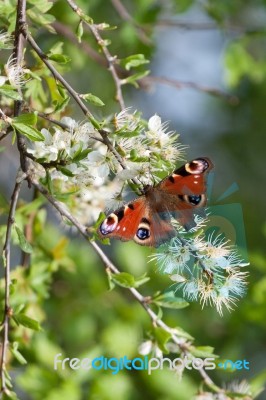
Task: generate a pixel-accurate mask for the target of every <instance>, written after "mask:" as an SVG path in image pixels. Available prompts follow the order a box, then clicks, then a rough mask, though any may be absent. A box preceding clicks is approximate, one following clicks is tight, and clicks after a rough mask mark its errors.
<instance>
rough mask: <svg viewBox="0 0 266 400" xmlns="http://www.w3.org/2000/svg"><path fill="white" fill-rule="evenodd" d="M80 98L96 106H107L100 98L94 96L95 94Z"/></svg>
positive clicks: (83, 95) (84, 95)
mask: <svg viewBox="0 0 266 400" xmlns="http://www.w3.org/2000/svg"><path fill="white" fill-rule="evenodd" d="M80 97H81V98H82V99H83V100H85V101H88V102H89V103H91V104H93V105H94V106H98V107H102V106H104V105H105V104H104V103H103V102H102V100H101V99H100V98H99V97H97V96H94V94H91V93H87V94H81V95H80Z"/></svg>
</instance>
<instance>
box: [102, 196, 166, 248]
mask: <svg viewBox="0 0 266 400" xmlns="http://www.w3.org/2000/svg"><path fill="white" fill-rule="evenodd" d="M98 234H99V236H100V237H102V238H115V239H120V240H122V241H128V240H134V241H135V242H136V243H138V244H140V245H143V246H158V245H159V244H160V243H162V242H164V241H165V240H167V239H169V238H170V237H172V236H173V235H174V230H173V227H172V226H171V225H170V224H169V222H167V221H165V220H163V219H162V218H161V217H160V215H159V214H157V213H156V212H153V211H152V210H151V207H150V202H149V201H148V199H147V198H146V197H145V196H141V197H139V198H138V199H136V200H135V201H133V202H131V203H128V204H126V205H124V206H123V207H121V208H119V209H118V210H116V211H114V212H113V213H111V214H110V215H109V216H108V217H107V218H106V219H105V220H104V221H103V222H102V224H101V225H100V227H99V229H98Z"/></svg>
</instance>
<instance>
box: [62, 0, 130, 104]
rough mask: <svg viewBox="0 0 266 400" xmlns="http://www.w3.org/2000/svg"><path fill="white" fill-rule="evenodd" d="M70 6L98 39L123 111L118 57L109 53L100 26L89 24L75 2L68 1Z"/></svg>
mask: <svg viewBox="0 0 266 400" xmlns="http://www.w3.org/2000/svg"><path fill="white" fill-rule="evenodd" d="M66 1H67V3H68V4H69V6H70V7H71V8H72V10H73V11H74V12H75V13H76V14H77V15H78V16H79V17H80V18H81V19H82V21H84V23H85V24H86V25H87V26H88V28H89V29H90V31H91V33H92V34H93V36H94V38H95V39H96V41H97V43H98V45H99V46H100V47H101V49H102V52H103V54H104V56H105V58H106V61H107V62H108V68H109V70H110V72H111V75H112V77H113V80H114V83H115V87H116V100H117V102H118V103H119V106H120V109H121V110H123V109H124V108H125V102H124V98H123V94H122V80H121V79H120V78H119V76H118V74H117V71H116V68H115V62H116V58H117V57H116V56H112V55H111V53H110V52H109V50H108V48H107V46H106V45H105V41H104V40H103V38H102V37H101V35H100V32H99V26H100V25H95V24H93V23H89V22H88V19H87V18H86V15H85V14H84V13H83V11H82V10H81V8H79V7H78V6H77V5H76V3H75V2H74V1H73V0H66Z"/></svg>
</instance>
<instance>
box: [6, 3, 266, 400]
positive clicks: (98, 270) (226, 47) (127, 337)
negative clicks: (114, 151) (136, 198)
mask: <svg viewBox="0 0 266 400" xmlns="http://www.w3.org/2000/svg"><path fill="white" fill-rule="evenodd" d="M113 3H115V2H113ZM113 3H112V2H111V1H109V0H108V1H103V0H102V1H100V0H97V1H96V0H95V1H89V2H87V1H85V0H83V1H79V5H80V6H81V7H83V9H84V10H85V11H87V12H88V14H89V15H91V16H92V17H93V18H94V19H95V21H96V22H108V23H110V24H111V25H117V27H118V29H117V30H114V31H110V32H108V31H107V32H106V33H105V36H106V37H107V38H110V39H111V40H112V44H111V45H110V51H111V53H112V54H117V55H118V56H119V57H121V58H122V57H125V56H128V55H130V54H135V53H144V54H145V55H146V57H147V58H150V59H151V64H150V66H149V68H150V69H151V75H152V76H160V77H162V76H164V77H167V78H171V79H174V80H176V81H179V82H180V81H182V82H183V83H184V82H194V83H196V84H197V85H199V86H201V87H214V88H218V89H219V90H220V91H226V92H228V93H231V94H232V95H234V96H236V97H237V99H238V100H237V101H236V100H234V101H228V99H227V98H225V97H224V96H220V95H218V96H212V95H210V94H207V93H205V92H204V91H201V90H194V89H192V88H189V87H186V85H184V86H185V87H183V88H180V89H177V88H175V87H173V86H171V85H170V86H169V85H156V84H155V83H154V82H152V84H151V81H150V82H149V83H150V84H151V85H150V86H149V88H148V90H143V89H142V88H141V89H140V90H139V91H137V90H136V89H135V88H130V87H127V89H125V98H126V104H127V106H132V107H133V109H135V108H136V109H138V110H141V111H142V112H143V116H144V117H147V118H148V117H150V116H152V115H154V114H155V113H158V114H159V115H160V116H161V118H162V120H163V121H165V120H169V121H170V123H169V126H170V128H171V129H173V130H176V131H177V132H178V133H179V134H180V140H181V142H182V143H183V144H187V145H189V149H188V152H187V153H188V159H190V158H193V157H197V156H208V157H210V158H211V159H212V160H213V161H214V164H215V176H214V183H213V192H212V196H211V200H212V204H224V205H226V204H232V203H240V204H241V206H242V209H243V218H244V224H245V231H246V242H247V250H248V257H249V262H250V266H249V267H247V268H248V269H249V286H248V292H247V295H246V297H245V298H244V299H242V300H241V301H240V302H239V304H238V306H237V308H236V309H235V310H234V311H233V312H231V313H228V312H225V314H224V316H223V317H220V316H219V315H218V314H217V312H216V311H215V310H213V309H212V308H210V307H206V308H204V309H203V310H202V309H201V307H200V305H199V304H198V303H192V304H191V306H190V307H188V308H185V309H183V310H182V309H181V310H165V311H164V320H165V322H166V323H167V324H169V325H170V326H177V325H178V326H181V327H182V328H183V329H185V330H186V331H188V332H189V333H190V334H191V335H192V336H194V337H195V338H196V344H197V345H210V346H213V347H215V353H216V354H219V355H220V356H221V357H222V358H225V359H232V360H237V359H246V360H248V361H249V362H250V370H249V371H238V372H232V373H229V372H224V371H215V372H213V373H212V374H211V376H212V377H213V379H214V380H215V381H217V382H218V383H221V382H227V381H231V380H235V379H242V378H246V379H247V380H252V379H253V380H254V379H256V380H257V381H256V382H263V380H265V373H263V370H264V368H265V366H266V363H265V359H266V340H265V338H266V277H265V272H266V258H265V236H266V224H265V223H266V218H265V198H266V188H265V164H264V163H265V145H266V119H265V104H266V35H265V34H266V28H265V27H266V2H265V1H262V0H261V1H259V0H257V1H251V0H249V1H244V0H237V1H234V2H232V1H231V0H223V1H221V0H212V1H211V0H209V1H193V0H180V1H178V0H176V1H174V0H172V1H170V0H169V1H155V0H137V1H134V2H131V1H124V0H123V4H124V5H125V7H126V8H127V10H128V12H129V14H130V15H131V16H132V18H133V20H134V21H135V22H136V23H137V25H134V23H133V22H132V21H131V22H130V21H125V20H123V19H122V18H121V16H119V14H118V12H117V10H116V8H115V7H114V4H113ZM50 13H51V14H52V15H54V16H55V17H56V23H55V25H54V26H55V29H56V30H57V34H56V35H54V34H47V31H46V30H44V29H35V30H34V27H33V33H34V35H35V38H36V40H37V42H38V43H39V44H40V46H41V47H42V49H43V50H44V51H48V50H49V49H50V47H51V46H52V45H53V44H54V43H55V42H56V41H58V40H61V41H63V42H64V52H65V54H68V55H69V56H70V57H71V59H72V62H71V68H69V70H68V71H67V73H66V78H67V79H68V80H69V81H70V82H71V83H72V84H73V86H74V87H75V88H76V89H77V90H81V91H82V92H83V93H86V92H92V93H93V94H95V95H97V96H99V97H100V98H101V99H102V100H103V101H104V102H105V104H106V106H105V107H104V108H103V109H102V110H101V111H99V110H98V109H97V110H95V113H96V115H97V113H98V115H99V116H101V115H107V114H108V113H111V112H114V111H117V106H116V103H115V101H114V85H113V82H112V80H111V78H110V74H109V72H108V71H107V70H106V69H105V68H104V67H101V66H99V64H98V63H97V62H96V61H95V60H93V59H91V58H90V56H89V55H88V54H86V51H84V50H82V49H81V48H80V47H79V46H78V45H77V43H76V42H75V41H74V42H73V43H72V42H71V40H70V39H69V37H68V36H67V34H69V32H70V33H71V32H75V29H76V28H77V23H78V21H77V18H76V16H75V15H74V14H73V13H72V12H71V11H70V9H69V7H68V6H67V4H66V3H65V2H64V1H55V3H54V6H53V8H52V9H51V11H50ZM64 29H65V31H64ZM140 32H142V33H144V34H145V37H146V39H147V41H148V43H146V41H145V40H144V42H145V43H143V40H141V37H142V36H141V34H140ZM84 43H87V44H88V45H89V46H91V47H92V48H94V49H96V46H95V44H94V42H93V39H92V38H91V37H90V36H89V34H88V33H85V35H84ZM146 83H147V82H146ZM146 89H147V87H146ZM69 114H70V115H71V116H73V117H75V118H80V119H82V118H83V117H82V116H81V114H80V113H79V111H78V110H76V108H75V106H74V105H73V106H71V108H70V109H69ZM6 146H7V149H8V150H9V152H7V153H1V160H0V166H1V171H2V170H3V166H4V165H5V172H3V174H2V178H1V187H2V192H3V195H4V196H6V197H7V198H9V196H10V192H11V187H10V185H9V184H10V177H11V176H14V174H15V164H16V161H14V157H15V149H14V148H11V147H10V148H9V145H8V144H6ZM7 162H8V163H7ZM233 183H237V185H238V187H239V190H238V191H237V192H235V193H233V194H232V195H231V196H228V197H226V198H225V199H224V200H222V201H220V202H218V203H217V199H218V198H219V196H221V195H222V194H223V193H224V192H225V191H226V190H227V189H228V187H230V186H231V184H233ZM26 197H27V193H26V190H25V198H26ZM2 208H3V209H5V205H4V201H3V205H2ZM22 218H27V212H24V214H23V212H22ZM1 232H2V234H1V235H2V236H3V230H2V231H1ZM62 232H64V228H63V227H62V225H61V224H60V221H59V219H58V218H57V217H55V216H54V215H53V213H51V214H49V216H48V222H46V216H45V212H44V210H43V211H42V213H41V216H40V217H38V218H36V221H35V225H34V234H35V236H34V237H35V239H34V245H35V246H36V254H35V256H34V257H35V258H34V259H33V262H32V266H31V268H30V269H28V270H26V271H25V270H23V269H22V268H20V269H18V270H17V271H16V273H15V275H14V277H16V278H17V279H18V283H17V286H18V289H17V291H16V296H17V297H16V298H15V302H17V303H18V304H19V302H20V301H22V302H26V303H27V304H28V310H29V313H30V314H31V315H32V316H33V317H35V318H36V317H38V318H37V319H41V320H42V326H43V328H44V330H43V331H42V332H37V333H36V334H34V335H33V334H32V333H31V332H30V333H29V331H28V330H25V329H24V328H21V331H20V332H19V333H17V332H16V331H14V337H16V335H17V336H18V337H19V338H21V337H22V336H23V345H22V347H21V352H22V353H23V355H24V356H25V358H26V359H27V360H28V364H27V366H23V367H21V366H19V364H17V365H15V366H14V368H13V369H12V376H14V377H16V378H17V379H16V382H17V383H16V389H17V390H19V392H20V391H21V398H22V399H34V400H38V399H46V400H59V399H61V398H63V397H65V398H68V399H71V400H76V399H77V400H78V399H93V400H94V399H95V400H96V399H97V400H98V399H99V400H100V399H101V400H109V399H110V400H111V399H113V398H114V395H115V397H116V399H117V400H120V399H121V400H126V399H129V400H131V399H137V398H138V399H144V398H145V399H156V400H174V399H175V400H189V399H191V398H192V396H193V394H195V392H196V390H197V387H198V384H199V381H200V378H199V376H198V375H197V374H196V373H191V372H185V374H184V377H183V379H182V380H181V381H179V380H178V378H177V377H176V376H175V375H174V374H173V373H172V372H169V371H167V370H166V369H165V370H164V371H156V373H154V374H152V375H151V376H148V375H147V373H146V372H145V371H135V372H130V373H127V372H126V371H121V372H119V374H117V375H112V374H111V372H110V371H94V372H91V371H89V372H88V371H71V370H70V369H68V370H66V371H59V372H58V371H54V370H53V357H54V355H55V354H56V353H63V355H65V356H66V357H70V358H71V357H79V358H83V357H89V358H92V357H95V356H99V355H102V354H103V355H105V356H107V357H112V356H114V357H122V356H124V355H127V356H128V357H129V358H130V357H131V358H133V357H136V356H137V355H138V346H139V345H140V344H141V343H142V342H143V341H144V340H145V339H147V338H148V335H147V333H148V332H149V330H150V329H151V324H150V320H149V318H148V316H147V314H146V313H145V312H144V310H143V309H142V308H141V306H140V305H139V304H138V303H136V301H135V300H134V299H133V298H132V296H131V295H130V293H129V292H128V291H127V290H126V289H122V288H121V289H119V288H116V289H115V290H113V291H109V290H108V283H107V278H106V274H105V271H104V268H103V265H102V263H101V261H100V260H99V259H98V257H97V256H96V255H95V253H94V252H93V251H92V250H91V249H90V248H89V246H88V245H87V244H86V243H84V240H83V239H82V238H77V235H76V234H75V232H70V233H68V232H67V233H62ZM62 235H64V237H63V238H62ZM105 250H106V251H107V252H108V254H110V255H111V258H112V260H113V261H114V263H115V264H116V265H117V266H118V267H119V268H120V269H121V270H122V271H128V272H130V273H133V274H134V275H136V276H139V275H141V274H143V273H145V272H147V273H148V275H149V276H150V277H151V280H150V281H149V282H148V283H147V284H146V285H145V286H144V287H142V288H141V290H142V292H143V294H146V295H149V294H151V293H154V292H155V291H157V290H161V291H164V290H165V289H166V288H167V287H168V286H169V280H168V278H167V277H165V276H162V275H160V274H159V273H158V272H157V271H156V266H154V265H152V264H148V263H147V255H148V254H150V252H151V251H150V250H149V249H143V248H142V247H140V246H137V245H136V244H134V243H120V242H113V243H112V244H111V246H110V247H108V248H106V249H105ZM13 261H14V263H16V262H18V260H17V257H16V255H15V256H14V260H13ZM26 279H28V280H29V282H30V289H29V288H28V287H27V286H26V284H25V280H26ZM24 284H25V285H24ZM25 288H26V289H25ZM21 335H22V336H21ZM264 398H265V394H264V395H263V394H262V395H261V397H260V399H264Z"/></svg>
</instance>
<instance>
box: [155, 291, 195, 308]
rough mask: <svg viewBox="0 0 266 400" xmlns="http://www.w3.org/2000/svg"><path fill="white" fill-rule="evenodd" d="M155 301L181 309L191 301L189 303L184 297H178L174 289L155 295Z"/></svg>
mask: <svg viewBox="0 0 266 400" xmlns="http://www.w3.org/2000/svg"><path fill="white" fill-rule="evenodd" d="M153 303H155V304H157V305H158V306H160V307H164V308H174V309H180V308H185V307H188V306H189V303H187V302H186V301H185V300H184V299H182V298H179V297H176V296H175V292H174V291H171V292H167V293H163V294H161V295H159V296H157V297H155V298H154V299H153Z"/></svg>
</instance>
